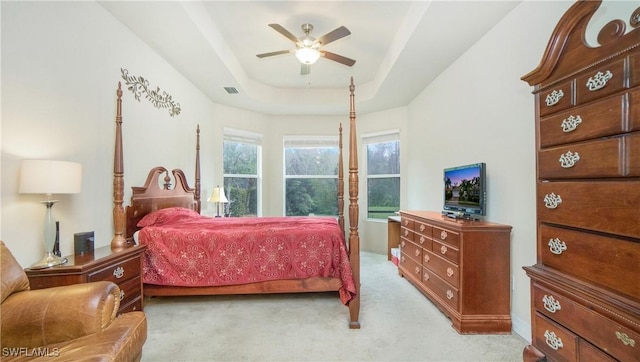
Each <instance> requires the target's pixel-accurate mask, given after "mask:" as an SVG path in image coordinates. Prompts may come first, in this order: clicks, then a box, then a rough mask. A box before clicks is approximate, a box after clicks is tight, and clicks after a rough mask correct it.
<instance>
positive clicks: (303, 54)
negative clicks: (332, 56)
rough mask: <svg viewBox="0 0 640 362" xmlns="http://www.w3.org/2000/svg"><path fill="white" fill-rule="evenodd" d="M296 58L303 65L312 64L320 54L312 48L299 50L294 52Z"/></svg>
mask: <svg viewBox="0 0 640 362" xmlns="http://www.w3.org/2000/svg"><path fill="white" fill-rule="evenodd" d="M296 58H298V60H299V61H300V62H301V63H303V64H313V63H315V62H317V61H318V58H320V52H319V51H317V50H316V49H313V48H306V47H305V48H300V49H298V50H296Z"/></svg>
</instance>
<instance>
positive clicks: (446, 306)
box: [398, 211, 511, 334]
mask: <svg viewBox="0 0 640 362" xmlns="http://www.w3.org/2000/svg"><path fill="white" fill-rule="evenodd" d="M400 217H401V230H400V239H401V241H400V247H401V249H402V256H401V258H400V264H399V265H398V270H399V272H400V275H402V276H403V277H405V278H406V279H407V280H409V281H410V282H411V283H412V284H414V285H415V286H416V287H417V288H418V289H419V290H420V291H421V292H422V293H424V294H425V295H426V296H427V297H428V298H429V299H431V301H432V302H433V303H435V305H436V306H437V307H438V308H439V309H440V310H441V311H442V312H443V313H444V314H446V315H447V316H448V317H449V318H450V319H451V322H452V326H453V328H454V329H455V330H456V331H458V332H459V333H462V334H472V333H504V334H507V333H511V294H510V290H509V285H510V283H509V276H510V273H509V268H510V242H511V240H510V236H511V226H508V225H500V224H494V223H490V222H485V221H471V220H462V219H451V218H448V217H446V216H444V215H442V214H441V213H438V212H431V211H400Z"/></svg>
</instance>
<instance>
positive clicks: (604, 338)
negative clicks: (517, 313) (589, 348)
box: [532, 284, 640, 361]
mask: <svg viewBox="0 0 640 362" xmlns="http://www.w3.org/2000/svg"><path fill="white" fill-rule="evenodd" d="M532 298H533V300H534V306H535V309H536V311H537V313H541V314H544V315H546V316H547V317H549V318H551V319H553V320H554V321H555V322H556V323H558V324H560V325H562V326H563V327H564V328H566V329H567V330H570V331H572V332H573V333H574V334H576V335H578V336H580V338H582V339H585V340H587V341H588V342H589V343H591V344H593V345H594V346H596V347H598V348H600V349H602V350H603V351H605V352H607V353H608V354H610V355H612V356H613V357H615V358H617V359H620V360H621V361H631V360H634V359H636V358H637V356H638V347H640V346H637V344H640V335H638V334H637V333H635V332H634V331H632V330H630V329H628V328H625V327H624V326H621V325H619V324H618V323H615V322H614V321H612V320H610V319H609V318H606V317H605V316H603V315H601V314H599V313H597V312H596V311H594V310H593V309H592V308H593V307H592V306H585V305H583V304H581V303H578V302H576V301H574V300H572V299H571V298H568V297H566V296H564V295H562V294H559V293H557V292H554V291H552V290H550V289H547V288H545V287H544V286H542V285H540V284H535V285H534V289H533V296H532Z"/></svg>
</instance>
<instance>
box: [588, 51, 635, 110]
mask: <svg viewBox="0 0 640 362" xmlns="http://www.w3.org/2000/svg"><path fill="white" fill-rule="evenodd" d="M625 82H626V80H625V76H624V59H621V60H619V61H617V62H613V63H609V64H607V65H604V66H602V67H600V68H594V69H592V70H589V71H588V72H587V73H585V74H584V75H582V76H580V77H578V79H576V104H577V105H580V104H584V103H586V102H589V101H592V100H594V99H597V98H602V97H604V96H607V95H609V94H612V93H615V92H617V91H620V90H622V89H624V87H625Z"/></svg>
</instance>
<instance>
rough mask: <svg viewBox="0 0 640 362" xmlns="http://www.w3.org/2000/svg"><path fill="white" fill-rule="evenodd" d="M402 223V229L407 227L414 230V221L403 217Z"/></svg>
mask: <svg viewBox="0 0 640 362" xmlns="http://www.w3.org/2000/svg"><path fill="white" fill-rule="evenodd" d="M400 220H401V221H400V222H401V223H402V227H405V228H407V229H409V230H413V223H414V221H413V220H412V219H409V218H406V217H401V219H400Z"/></svg>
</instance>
